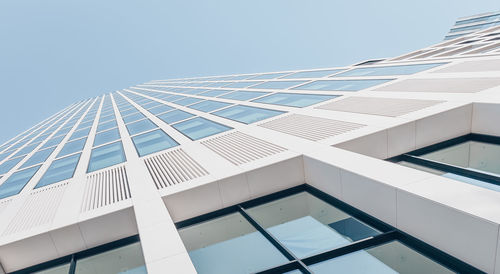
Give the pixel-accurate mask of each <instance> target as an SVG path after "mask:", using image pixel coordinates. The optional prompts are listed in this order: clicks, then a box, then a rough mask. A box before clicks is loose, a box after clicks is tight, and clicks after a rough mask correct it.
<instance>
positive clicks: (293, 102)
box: [253, 92, 338, 107]
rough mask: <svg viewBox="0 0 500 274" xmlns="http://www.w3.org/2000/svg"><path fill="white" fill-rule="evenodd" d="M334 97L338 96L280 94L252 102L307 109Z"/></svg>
mask: <svg viewBox="0 0 500 274" xmlns="http://www.w3.org/2000/svg"><path fill="white" fill-rule="evenodd" d="M336 97H338V96H335V95H319V94H297V93H281V92H280V93H275V94H271V95H268V96H265V97H262V98H259V99H255V100H253V102H258V103H266V104H273V105H281V106H289V107H307V106H310V105H314V104H317V103H320V102H323V101H326V100H330V99H333V98H336Z"/></svg>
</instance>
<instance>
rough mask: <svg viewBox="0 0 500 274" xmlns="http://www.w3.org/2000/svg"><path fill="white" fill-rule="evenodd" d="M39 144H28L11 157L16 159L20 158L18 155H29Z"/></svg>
mask: <svg viewBox="0 0 500 274" xmlns="http://www.w3.org/2000/svg"><path fill="white" fill-rule="evenodd" d="M39 144H40V143H36V144H29V145H27V146H25V147H23V148H21V149H20V150H19V151H18V152H16V154H14V155H13V156H12V157H16V156H20V155H24V154H27V153H30V152H32V151H33V149H35V148H36V147H37V146H38V145H39Z"/></svg>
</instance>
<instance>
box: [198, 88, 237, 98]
mask: <svg viewBox="0 0 500 274" xmlns="http://www.w3.org/2000/svg"><path fill="white" fill-rule="evenodd" d="M228 92H232V90H220V89H216V90H211V91H207V92H203V93H200V94H199V95H201V96H207V97H217V96H219V95H222V94H226V93H228Z"/></svg>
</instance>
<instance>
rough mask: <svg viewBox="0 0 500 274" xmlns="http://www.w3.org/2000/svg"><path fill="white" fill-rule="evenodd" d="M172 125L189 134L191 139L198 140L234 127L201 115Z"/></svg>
mask: <svg viewBox="0 0 500 274" xmlns="http://www.w3.org/2000/svg"><path fill="white" fill-rule="evenodd" d="M172 127H174V128H175V129H177V130H178V131H180V132H182V133H183V134H184V135H186V136H188V137H189V138H190V139H191V140H198V139H201V138H205V137H208V136H211V135H214V134H217V133H221V132H224V131H226V130H230V129H232V128H230V127H228V126H224V125H221V124H219V123H215V122H212V121H210V120H207V119H205V118H201V117H196V118H193V119H190V120H187V121H184V122H180V123H177V124H175V125H173V126H172Z"/></svg>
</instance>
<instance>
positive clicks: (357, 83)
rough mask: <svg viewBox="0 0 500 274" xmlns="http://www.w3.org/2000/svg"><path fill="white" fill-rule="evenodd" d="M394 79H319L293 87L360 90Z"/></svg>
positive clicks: (302, 88)
mask: <svg viewBox="0 0 500 274" xmlns="http://www.w3.org/2000/svg"><path fill="white" fill-rule="evenodd" d="M392 80H393V79H375V80H319V81H314V82H312V83H309V84H305V85H302V86H299V87H296V88H293V89H301V90H332V91H336V90H339V91H358V90H362V89H365V88H369V87H373V86H376V85H380V84H383V83H386V82H388V81H392Z"/></svg>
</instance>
